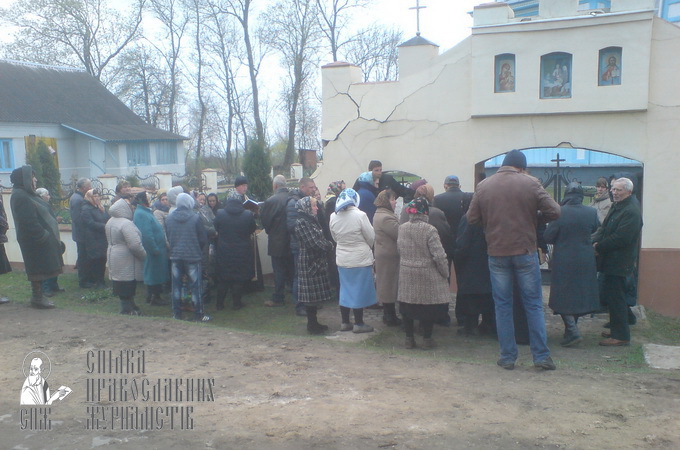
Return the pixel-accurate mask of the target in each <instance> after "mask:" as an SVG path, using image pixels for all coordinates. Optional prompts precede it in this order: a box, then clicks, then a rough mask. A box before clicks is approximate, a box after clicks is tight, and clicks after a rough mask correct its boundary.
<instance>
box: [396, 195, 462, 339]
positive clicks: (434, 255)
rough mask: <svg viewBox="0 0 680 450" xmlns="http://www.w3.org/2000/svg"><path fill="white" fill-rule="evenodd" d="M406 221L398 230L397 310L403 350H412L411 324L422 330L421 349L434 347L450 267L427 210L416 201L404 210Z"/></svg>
mask: <svg viewBox="0 0 680 450" xmlns="http://www.w3.org/2000/svg"><path fill="white" fill-rule="evenodd" d="M405 209H406V212H407V214H408V216H409V221H408V222H406V223H405V224H402V225H400V226H399V238H398V239H397V248H398V249H399V257H400V260H399V297H398V298H399V310H400V311H401V315H402V317H403V320H404V330H405V331H406V344H405V346H406V348H414V347H415V346H416V341H415V338H414V336H413V322H414V321H415V320H419V321H420V324H421V326H422V329H423V348H424V349H431V348H433V347H434V346H435V343H434V341H433V340H432V328H433V326H434V323H435V322H436V321H439V320H441V319H442V318H443V317H445V316H446V314H447V311H448V308H449V301H450V300H451V294H450V293H449V283H448V281H447V279H448V276H449V263H448V261H447V260H446V253H445V252H444V248H443V247H442V244H441V242H440V241H439V235H438V233H437V230H436V229H435V227H433V226H432V225H430V224H429V223H428V213H429V206H428V204H427V200H426V199H425V198H422V197H421V198H417V199H415V200H413V201H412V202H411V203H409V204H408V205H407V206H406V208H405Z"/></svg>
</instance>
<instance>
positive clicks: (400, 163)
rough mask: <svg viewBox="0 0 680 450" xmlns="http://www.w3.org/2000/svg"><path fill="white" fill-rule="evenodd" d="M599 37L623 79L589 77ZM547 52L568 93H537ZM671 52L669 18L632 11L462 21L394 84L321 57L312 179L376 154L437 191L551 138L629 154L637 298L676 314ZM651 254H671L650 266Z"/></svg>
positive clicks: (356, 166) (678, 136) (675, 45)
mask: <svg viewBox="0 0 680 450" xmlns="http://www.w3.org/2000/svg"><path fill="white" fill-rule="evenodd" d="M608 46H620V47H622V48H623V58H624V62H623V69H624V72H623V77H622V78H623V82H622V84H621V85H620V86H602V87H598V86H597V74H598V52H599V49H601V48H604V47H608ZM430 50H431V49H430V48H424V49H423V52H424V55H425V53H429V51H430ZM558 51H567V52H570V53H572V54H573V85H572V98H569V99H540V98H539V89H538V87H539V68H538V64H539V63H540V56H541V55H542V54H546V53H549V52H558ZM499 53H514V54H515V55H516V58H517V59H516V63H517V64H516V67H517V77H518V78H521V81H518V83H517V89H516V92H515V93H512V94H508V93H503V94H494V84H493V77H494V75H493V73H494V69H493V62H494V56H495V55H496V54H499ZM679 53H680V28H678V27H675V26H673V25H670V24H668V23H667V22H664V21H663V20H661V19H658V18H655V17H654V12H653V11H643V12H639V11H637V12H625V13H621V14H605V15H599V16H597V17H590V16H588V17H577V18H564V19H562V20H560V19H551V20H542V21H533V22H522V23H512V24H507V25H506V24H500V25H496V26H493V25H485V26H484V27H479V28H473V35H472V36H471V37H470V38H468V39H467V40H465V41H463V42H461V43H460V44H459V45H458V46H456V47H454V48H453V49H451V50H449V51H447V52H446V53H444V54H442V55H439V56H438V57H437V58H434V59H432V60H431V63H430V64H429V65H427V66H424V67H423V68H422V70H421V71H420V72H416V73H412V74H411V75H409V76H405V77H402V78H400V80H399V81H398V82H392V83H358V82H357V81H356V80H357V79H359V80H360V79H361V73H360V72H358V73H357V69H356V68H354V67H353V66H351V65H347V64H345V65H342V64H334V65H329V66H325V67H324V68H323V70H322V75H323V84H322V86H323V130H322V138H323V139H324V140H325V141H327V145H326V147H325V150H324V165H323V166H322V167H321V168H320V169H319V170H318V171H317V172H316V174H315V178H316V180H317V185H318V186H320V187H321V188H322V189H323V187H325V186H326V185H327V184H328V183H329V182H330V181H333V180H339V179H344V180H345V181H348V180H351V181H348V184H351V182H353V180H355V179H356V177H357V176H358V175H359V173H361V172H363V171H366V170H367V165H368V162H369V161H370V160H372V159H379V160H381V161H382V162H383V170H405V171H407V172H411V173H415V174H418V175H420V176H423V177H425V178H427V179H428V180H429V181H430V182H431V183H432V184H433V186H434V187H435V190H436V192H437V193H438V192H441V189H442V188H441V185H442V183H443V180H444V178H445V177H446V175H449V174H452V173H454V174H457V175H458V176H459V177H460V180H461V183H462V187H463V189H466V190H472V189H473V186H474V182H473V180H474V175H475V167H476V166H477V165H478V163H480V162H483V161H485V160H486V159H488V158H491V157H493V156H496V155H499V154H502V153H505V152H507V151H508V150H511V149H513V148H519V149H522V148H534V147H553V146H557V145H558V144H560V143H562V142H569V143H571V145H572V146H573V147H575V148H587V149H591V150H598V151H604V152H608V153H613V154H617V155H621V156H625V157H627V158H631V159H635V160H638V161H640V162H642V163H643V165H644V178H645V186H644V197H643V215H644V217H643V219H644V223H645V225H644V228H643V233H642V255H641V262H640V264H641V266H640V274H641V280H640V300H641V302H643V303H645V302H646V303H647V304H654V306H655V308H656V309H657V310H660V311H661V312H664V313H668V314H672V315H678V316H680V296H679V295H678V294H677V292H680V279H679V278H678V277H677V276H669V275H670V274H669V273H668V270H670V269H669V268H670V267H675V268H677V267H680V233H677V231H676V226H677V223H680V210H678V209H677V208H674V207H671V205H674V204H675V200H674V197H675V192H674V191H673V190H672V189H669V186H672V185H673V184H674V183H673V178H674V177H675V173H676V170H675V168H678V167H680V152H678V151H677V145H678V144H677V143H678V142H680V89H678V81H677V74H678V73H680V59H679V58H676V57H675V56H674V55H677V54H679ZM632 55H635V56H634V57H633V56H632ZM633 66H634V67H633ZM629 69H630V71H629ZM525 80H526V81H525ZM660 252H663V257H660V256H659V255H660ZM662 260H663V261H664V264H668V262H669V261H671V262H672V264H670V265H667V266H664V267H659V265H658V264H657V261H662ZM643 274H644V275H645V279H644V280H643V279H642V275H643ZM651 286H654V289H655V292H656V294H654V293H652V291H651V290H650V288H651ZM659 292H661V293H659Z"/></svg>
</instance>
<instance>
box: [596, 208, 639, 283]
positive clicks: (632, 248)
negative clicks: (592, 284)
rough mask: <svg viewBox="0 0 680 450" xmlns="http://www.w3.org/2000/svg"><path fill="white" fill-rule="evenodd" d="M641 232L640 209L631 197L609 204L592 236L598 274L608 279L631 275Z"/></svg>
mask: <svg viewBox="0 0 680 450" xmlns="http://www.w3.org/2000/svg"><path fill="white" fill-rule="evenodd" d="M641 230H642V214H641V213H640V205H639V203H638V201H637V199H636V198H634V197H633V196H632V195H631V196H630V197H628V198H627V199H625V200H622V201H620V202H616V203H613V204H612V207H611V209H610V210H609V214H607V217H606V218H605V219H604V222H603V223H602V226H601V227H600V228H598V230H597V231H596V232H595V234H594V235H593V242H594V243H597V246H596V250H597V253H598V257H597V270H598V271H599V272H604V273H605V274H607V275H616V276H620V277H625V276H628V275H630V273H631V272H632V271H633V268H634V266H635V262H636V259H637V253H638V252H637V247H638V243H639V241H640V231H641Z"/></svg>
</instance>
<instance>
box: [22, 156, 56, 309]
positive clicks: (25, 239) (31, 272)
mask: <svg viewBox="0 0 680 450" xmlns="http://www.w3.org/2000/svg"><path fill="white" fill-rule="evenodd" d="M10 180H11V182H12V184H13V187H14V189H13V190H12V197H11V198H10V206H11V208H12V215H13V216H14V227H15V228H16V233H17V241H18V243H19V247H20V248H21V255H22V256H23V258H24V264H25V267H26V275H27V277H28V280H29V281H30V282H31V289H32V296H31V306H33V307H35V308H43V309H44V308H54V303H52V302H50V301H49V300H47V298H45V297H44V295H43V291H42V283H41V281H42V280H47V279H50V278H53V277H56V276H57V275H59V274H60V273H61V272H62V267H63V265H64V262H63V260H62V257H61V255H62V253H63V252H64V244H63V243H62V242H61V240H60V239H59V225H58V224H57V219H56V218H55V216H54V214H53V213H52V209H51V208H50V205H49V204H48V203H47V202H46V201H45V200H43V199H42V198H40V197H39V196H38V195H36V193H35V187H36V186H35V182H36V179H35V173H34V172H33V168H32V167H31V166H28V165H27V166H22V167H19V168H18V169H15V170H14V171H13V172H12V175H11V177H10Z"/></svg>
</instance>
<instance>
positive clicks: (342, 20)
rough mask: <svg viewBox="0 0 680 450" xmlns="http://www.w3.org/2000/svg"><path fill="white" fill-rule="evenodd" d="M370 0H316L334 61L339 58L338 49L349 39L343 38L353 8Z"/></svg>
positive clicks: (320, 22)
mask: <svg viewBox="0 0 680 450" xmlns="http://www.w3.org/2000/svg"><path fill="white" fill-rule="evenodd" d="M369 2H370V0H316V4H317V7H318V9H319V15H318V20H319V26H320V28H321V32H322V33H323V34H324V36H325V37H326V39H327V40H328V44H329V46H330V50H331V56H332V57H333V62H335V61H337V60H338V50H339V49H340V47H342V46H343V45H344V44H346V43H347V41H346V40H345V41H343V40H342V38H341V36H340V35H341V34H342V32H343V31H344V30H345V28H346V26H347V23H348V22H349V19H350V14H349V13H350V12H351V11H350V10H351V9H352V8H361V7H364V6H366V5H367V4H368V3H369Z"/></svg>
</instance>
